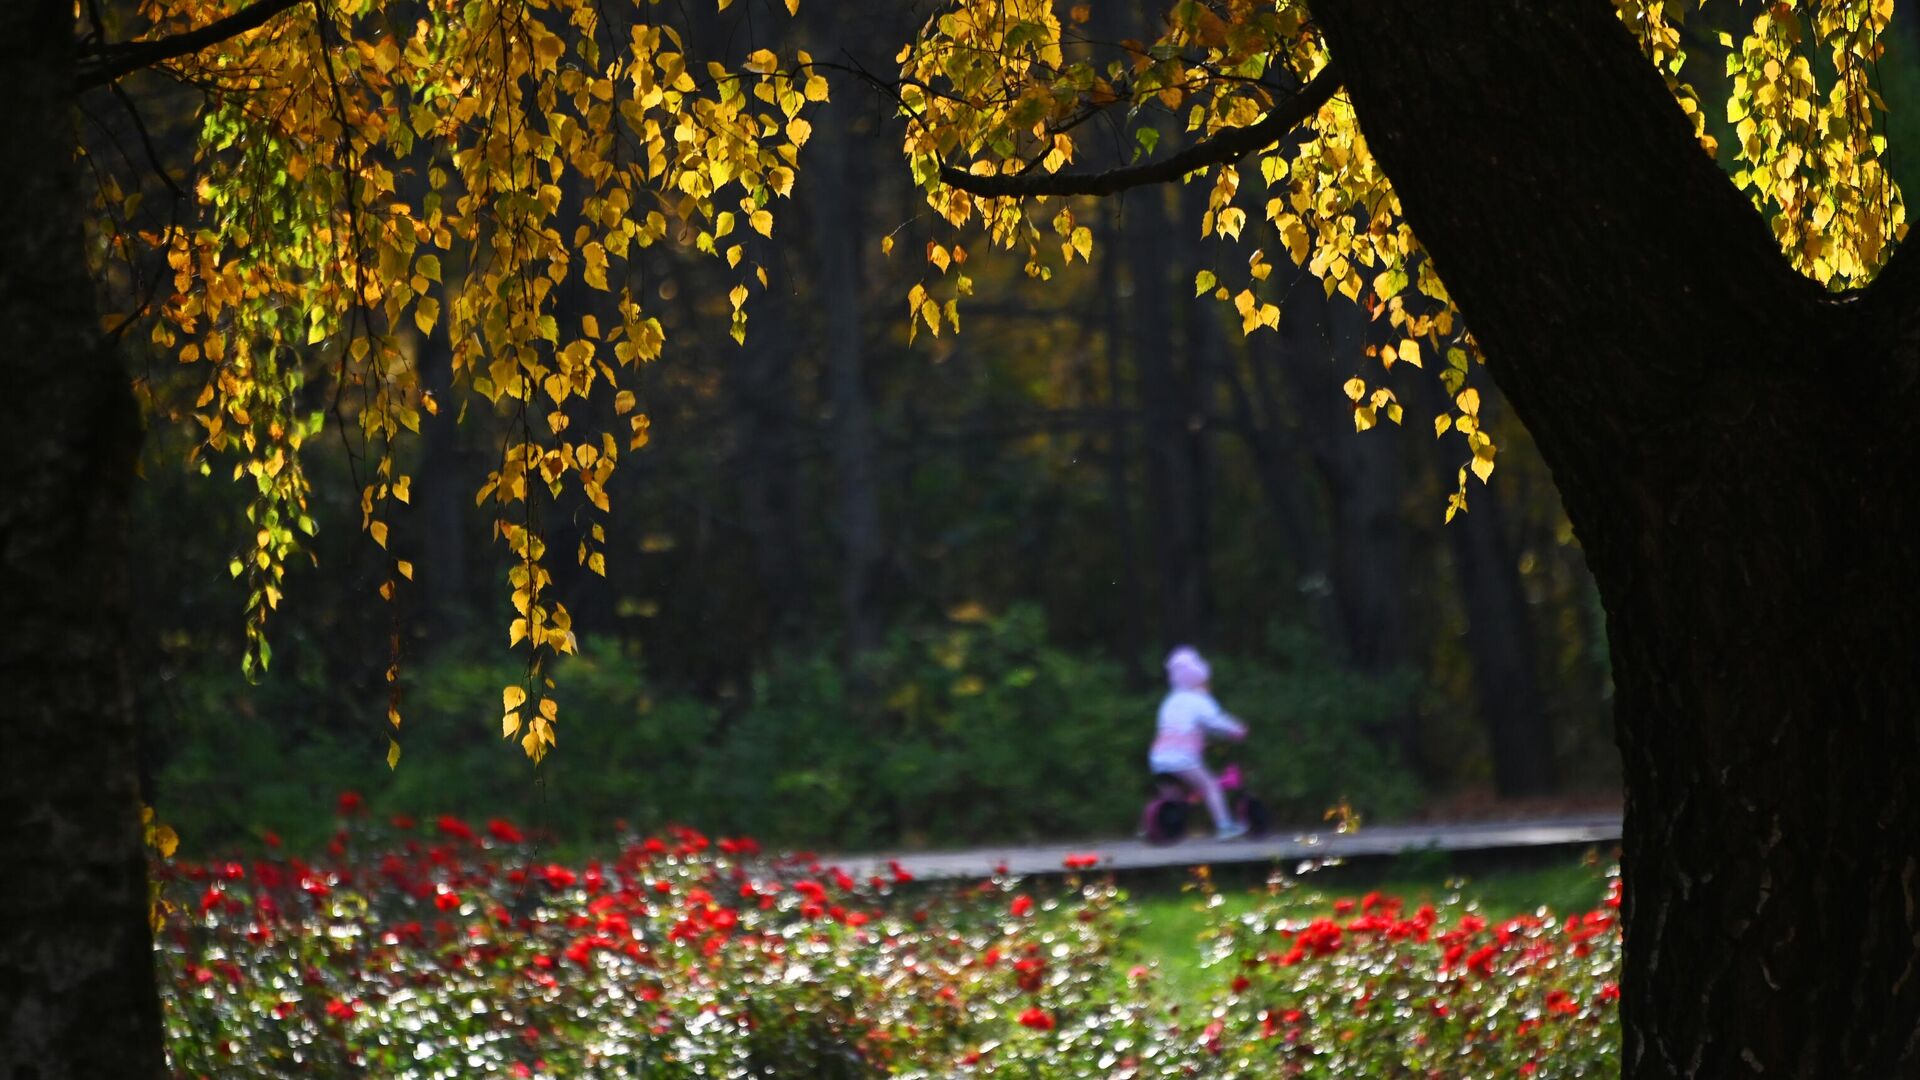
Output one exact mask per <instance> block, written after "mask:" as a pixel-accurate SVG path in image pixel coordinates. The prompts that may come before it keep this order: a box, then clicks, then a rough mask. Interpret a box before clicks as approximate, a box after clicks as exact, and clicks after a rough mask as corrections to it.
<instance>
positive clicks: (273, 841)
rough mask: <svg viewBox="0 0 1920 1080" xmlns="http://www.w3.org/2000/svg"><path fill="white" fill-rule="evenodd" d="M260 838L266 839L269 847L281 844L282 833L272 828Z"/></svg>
mask: <svg viewBox="0 0 1920 1080" xmlns="http://www.w3.org/2000/svg"><path fill="white" fill-rule="evenodd" d="M260 839H262V840H265V841H266V842H267V846H268V847H279V846H280V834H279V833H277V832H274V831H273V830H272V829H268V830H267V832H266V834H265V835H264V836H262V837H260Z"/></svg>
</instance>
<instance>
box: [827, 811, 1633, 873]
mask: <svg viewBox="0 0 1920 1080" xmlns="http://www.w3.org/2000/svg"><path fill="white" fill-rule="evenodd" d="M1619 838H1620V817H1619V815H1618V814H1589V815H1584V816H1570V817H1559V818H1541V819H1535V820H1531V821H1511V822H1507V821H1503V822H1474V823H1466V824H1451V825H1450V824H1438V823H1436V824H1429V825H1379V826H1367V827H1365V828H1362V829H1360V830H1359V831H1357V832H1353V833H1346V834H1341V833H1333V832H1325V833H1315V834H1308V833H1294V832H1290V831H1287V830H1284V829H1283V830H1281V831H1279V832H1276V833H1274V834H1272V835H1269V836H1267V837H1265V838H1263V839H1259V840H1245V839H1242V840H1213V839H1197V838H1196V839H1190V840H1187V841H1185V842H1183V843H1179V844H1174V845H1171V846H1166V847H1159V846H1154V845H1151V844H1147V843H1145V842H1144V841H1140V840H1108V841H1089V842H1085V843H1079V844H1039V845H1032V846H1013V845H1007V846H1001V847H983V848H974V849H972V850H969V851H922V852H880V853H877V854H866V855H842V856H839V857H837V858H836V857H823V858H822V859H821V861H822V862H823V863H828V864H832V865H836V866H839V867H841V868H842V869H844V870H846V871H847V873H849V874H852V875H854V876H855V877H856V878H865V877H867V876H869V875H872V874H885V873H887V872H888V870H889V867H890V863H892V862H894V861H897V862H898V863H899V864H900V867H901V869H903V870H905V871H907V872H908V873H910V874H912V875H913V876H914V877H916V878H918V879H921V880H926V881H930V880H940V879H952V878H985V877H988V876H991V875H992V874H994V873H995V872H996V871H997V870H1000V868H1002V867H1004V868H1005V870H1004V872H1006V873H1012V874H1020V875H1033V874H1060V873H1065V872H1066V871H1067V870H1068V869H1069V867H1068V866H1067V861H1068V858H1069V857H1070V856H1074V857H1078V858H1077V859H1076V861H1079V860H1080V859H1086V858H1089V857H1097V861H1095V862H1094V865H1093V867H1092V869H1094V870H1101V871H1104V870H1151V869H1158V868H1165V867H1177V866H1198V865H1202V864H1207V865H1215V866H1218V865H1222V864H1225V863H1249V862H1282V863H1292V862H1296V861H1306V860H1310V859H1333V858H1340V859H1348V858H1355V857H1359V856H1369V855H1397V854H1399V853H1401V852H1404V851H1418V850H1421V849H1424V848H1438V849H1440V850H1443V851H1484V850H1489V849H1494V848H1524V847H1552V846H1558V845H1563V844H1592V843H1606V842H1609V841H1613V840H1618V839H1619Z"/></svg>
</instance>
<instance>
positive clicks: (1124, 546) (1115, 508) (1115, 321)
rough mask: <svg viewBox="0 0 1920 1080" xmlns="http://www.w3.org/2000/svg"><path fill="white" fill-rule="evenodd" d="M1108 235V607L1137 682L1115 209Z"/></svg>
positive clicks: (1108, 218) (1136, 561) (1135, 571)
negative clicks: (1111, 567) (1111, 563)
mask: <svg viewBox="0 0 1920 1080" xmlns="http://www.w3.org/2000/svg"><path fill="white" fill-rule="evenodd" d="M1100 223H1101V225H1102V235H1101V237H1100V243H1098V244H1096V245H1095V247H1094V250H1096V251H1098V252H1100V256H1099V257H1100V260H1101V264H1100V265H1101V269H1102V271H1103V272H1102V273H1101V275H1100V280H1101V290H1100V307H1101V312H1100V314H1101V323H1102V324H1103V325H1104V326H1105V328H1106V333H1107V337H1106V340H1107V348H1106V356H1105V360H1106V363H1105V364H1104V365H1103V368H1104V370H1105V374H1106V384H1107V385H1106V400H1107V410H1108V413H1109V414H1110V419H1109V421H1108V423H1107V443H1106V461H1105V470H1104V471H1105V475H1106V481H1107V507H1108V511H1109V512H1110V513H1111V514H1112V522H1113V542H1114V557H1115V575H1116V576H1115V580H1114V582H1113V589H1114V597H1113V600H1112V601H1111V603H1110V604H1109V608H1108V610H1110V611H1112V612H1113V623H1112V626H1113V633H1114V635H1115V637H1114V639H1113V640H1114V648H1115V649H1116V651H1117V653H1118V655H1119V657H1120V663H1121V664H1122V665H1123V666H1124V667H1125V669H1126V672H1127V677H1128V678H1129V679H1130V680H1131V681H1133V682H1136V683H1140V682H1145V681H1146V680H1147V677H1148V676H1147V671H1146V669H1145V667H1143V666H1142V662H1141V661H1142V654H1143V652H1144V649H1145V642H1144V635H1143V633H1142V627H1141V625H1140V610H1141V604H1140V557H1139V553H1138V550H1137V545H1136V542H1135V539H1134V533H1135V530H1134V517H1133V497H1132V495H1131V494H1130V493H1129V491H1128V485H1127V462H1128V460H1129V459H1131V457H1132V456H1133V455H1132V451H1131V449H1130V447H1131V442H1132V440H1130V439H1129V438H1128V437H1127V418H1126V415H1125V412H1124V410H1125V409H1126V407H1127V406H1126V401H1127V394H1126V382H1125V380H1124V379H1123V378H1122V377H1121V373H1120V357H1121V356H1122V355H1123V354H1124V352H1125V349H1124V348H1123V346H1122V343H1123V342H1124V341H1125V340H1126V333H1127V332H1126V324H1125V320H1124V318H1123V317H1122V315H1121V313H1122V312H1123V311H1125V310H1126V300H1125V298H1124V297H1122V296H1121V295H1120V274H1119V264H1120V259H1119V257H1118V256H1117V255H1116V254H1115V251H1114V247H1115V245H1113V244H1112V243H1111V241H1112V240H1114V239H1116V238H1117V235H1116V234H1117V230H1116V229H1115V228H1114V215H1113V212H1112V210H1111V209H1110V208H1109V209H1108V211H1107V213H1105V214H1103V215H1101V219H1100Z"/></svg>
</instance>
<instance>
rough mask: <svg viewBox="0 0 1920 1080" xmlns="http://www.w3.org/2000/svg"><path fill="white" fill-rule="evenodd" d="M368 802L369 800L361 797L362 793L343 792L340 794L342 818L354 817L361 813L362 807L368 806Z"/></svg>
mask: <svg viewBox="0 0 1920 1080" xmlns="http://www.w3.org/2000/svg"><path fill="white" fill-rule="evenodd" d="M366 801H367V800H365V799H363V798H361V797H360V793H359V792H357V791H343V792H341V793H340V816H341V817H352V816H353V815H355V814H357V813H359V812H360V809H361V807H363V806H364V805H366Z"/></svg>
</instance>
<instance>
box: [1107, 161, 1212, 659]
mask: <svg viewBox="0 0 1920 1080" xmlns="http://www.w3.org/2000/svg"><path fill="white" fill-rule="evenodd" d="M1165 194H1166V193H1165V192H1164V191H1161V190H1160V189H1157V188H1154V189H1149V190H1146V191H1142V192H1138V193H1136V194H1135V195H1134V196H1132V197H1131V198H1129V199H1128V200H1127V204H1126V208H1125V211H1124V214H1125V217H1124V218H1123V220H1122V224H1121V231H1122V240H1121V242H1122V244H1123V245H1124V246H1125V247H1126V251H1127V270H1128V277H1129V279H1130V280H1131V281H1132V283H1133V296H1134V302H1133V305H1132V308H1131V311H1132V318H1131V319H1130V320H1129V323H1130V325H1129V327H1128V331H1129V333H1128V337H1129V338H1130V342H1129V344H1130V346H1131V352H1132V356H1133V363H1134V371H1135V372H1136V373H1137V374H1138V376H1139V379H1140V412H1141V419H1142V421H1143V432H1142V443H1143V444H1144V445H1143V447H1142V449H1143V451H1144V453H1145V455H1146V459H1145V460H1146V474H1147V503H1148V505H1147V507H1146V518H1147V536H1148V538H1149V540H1150V541H1151V543H1152V548H1153V560H1154V570H1155V577H1156V578H1157V580H1156V581H1155V583H1154V584H1155V586H1156V590H1155V591H1156V592H1157V594H1158V596H1159V598H1160V638H1161V642H1160V643H1161V644H1162V645H1163V646H1166V645H1174V644H1179V643H1182V642H1195V641H1200V640H1201V639H1202V635H1203V634H1204V632H1205V630H1206V622H1207V611H1206V546H1205V540H1204V537H1203V536H1202V535H1201V528H1202V514H1203V513H1204V510H1203V506H1204V502H1203V500H1202V494H1203V493H1202V492H1200V491H1197V490H1195V478H1196V474H1197V473H1198V472H1199V470H1198V469H1197V468H1196V465H1195V463H1194V460H1193V452H1194V433H1193V432H1192V431H1191V430H1190V429H1189V421H1190V420H1191V419H1192V417H1193V402H1192V400H1191V398H1190V388H1189V386H1188V383H1187V380H1185V379H1183V378H1182V377H1181V375H1180V372H1179V369H1178V367H1177V365H1176V363H1175V358H1174V355H1173V350H1174V337H1173V320H1172V314H1173V306H1174V304H1175V303H1177V302H1178V301H1177V300H1176V299H1175V298H1176V297H1178V296H1180V295H1182V293H1181V290H1180V288H1179V286H1178V284H1177V283H1176V282H1175V281H1174V280H1173V278H1174V273H1173V266H1172V258H1171V257H1172V254H1173V252H1172V250H1171V248H1170V245H1169V244H1168V243H1167V233H1168V229H1169V227H1170V226H1169V224H1168V214H1167V208H1166V204H1165V203H1164V202H1163V198H1164V196H1165ZM1189 291H1191V290H1189Z"/></svg>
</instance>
